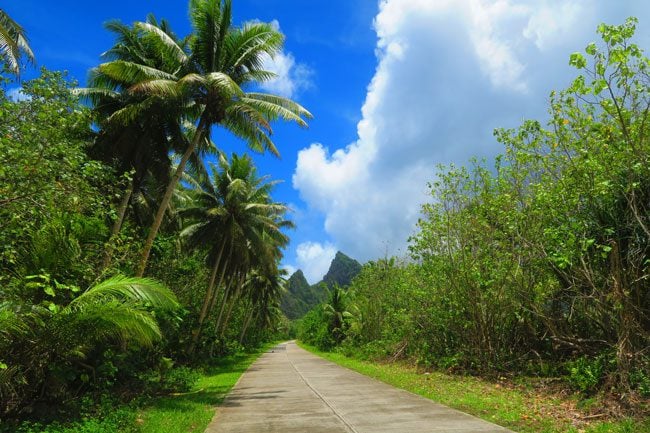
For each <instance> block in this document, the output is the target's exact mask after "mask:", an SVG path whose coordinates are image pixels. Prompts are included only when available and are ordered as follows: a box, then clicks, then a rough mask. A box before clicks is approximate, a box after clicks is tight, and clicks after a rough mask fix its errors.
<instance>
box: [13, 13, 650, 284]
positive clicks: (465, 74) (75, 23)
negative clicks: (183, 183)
mask: <svg viewBox="0 0 650 433" xmlns="http://www.w3.org/2000/svg"><path fill="white" fill-rule="evenodd" d="M233 4H234V14H235V20H234V21H235V23H236V24H239V23H241V22H243V21H247V20H251V19H258V20H261V21H267V22H276V23H277V25H278V26H279V28H280V29H281V31H282V32H283V33H284V34H285V35H286V44H285V49H284V52H283V53H282V54H281V55H280V56H278V58H276V59H275V60H274V61H272V62H269V67H270V68H272V69H273V70H275V71H276V72H277V73H278V79H277V80H276V81H275V82H273V83H269V87H268V90H269V91H271V92H275V93H281V94H284V95H287V96H291V97H292V98H294V99H295V100H297V101H298V102H300V103H301V104H303V105H304V106H305V107H307V108H308V109H309V110H310V111H311V112H312V113H313V114H314V116H315V118H314V120H312V121H311V122H310V127H309V129H307V130H302V129H300V128H298V127H296V126H295V125H283V124H277V125H276V126H275V134H274V141H275V143H276V145H277V146H278V148H279V149H280V151H281V153H282V158H281V159H275V158H273V157H272V156H270V155H264V156H257V157H256V158H255V159H256V163H257V165H258V167H259V170H260V173H262V174H270V175H271V176H272V177H273V178H274V179H282V180H284V183H282V184H281V185H280V186H278V188H277V190H276V193H275V194H274V198H275V199H276V200H278V201H282V202H285V203H288V204H289V205H290V206H291V207H292V208H293V209H294V213H293V215H292V217H293V219H294V220H295V222H296V223H297V225H298V227H297V229H296V230H294V231H292V232H291V233H290V235H291V238H292V242H291V245H290V246H289V248H288V249H287V250H286V254H285V265H286V266H287V267H288V268H289V269H296V268H302V269H303V270H304V271H305V274H306V276H307V278H308V279H309V280H310V281H311V282H315V281H317V280H318V279H320V277H321V276H322V274H323V273H324V272H325V271H327V266H328V264H329V261H330V260H331V258H332V257H333V255H334V253H335V252H336V250H342V251H344V252H345V253H347V254H349V255H351V256H353V257H355V258H357V259H359V260H361V261H365V260H369V259H373V258H377V257H381V256H384V255H386V254H403V253H404V252H405V247H406V245H407V243H406V240H407V238H408V236H409V234H411V233H413V231H414V224H415V222H416V221H417V217H418V215H419V206H420V205H421V204H422V203H423V202H425V201H426V200H428V198H427V195H426V183H427V182H428V181H431V180H433V179H434V178H435V171H436V165H437V164H439V163H444V164H447V163H456V164H464V163H466V162H467V160H468V159H469V158H470V157H471V156H479V157H486V158H490V157H492V156H494V155H495V154H496V153H498V152H499V151H500V149H499V146H498V145H497V144H496V143H495V142H494V139H493V138H492V130H493V129H494V128H496V127H516V126H517V125H519V124H520V123H521V122H522V121H523V120H524V119H526V118H537V119H544V118H545V113H546V106H547V100H548V94H549V92H550V91H551V90H552V89H561V88H564V87H566V85H567V84H568V83H569V81H570V80H571V78H572V77H573V76H574V71H572V69H571V68H569V66H568V56H569V54H570V53H571V52H574V51H581V50H583V49H584V47H585V46H586V45H587V43H588V42H590V41H595V40H596V39H597V38H596V34H595V29H596V26H597V24H598V23H600V22H607V23H621V22H622V21H623V20H624V19H625V17H628V16H631V15H633V16H637V17H638V18H639V19H640V23H639V26H638V29H637V38H636V41H637V43H638V44H639V45H640V46H641V47H642V48H647V47H648V46H649V45H650V8H648V7H647V3H646V2H645V0H620V1H616V2H614V1H610V0H518V1H516V0H382V1H379V2H378V1H377V0H354V1H350V0H329V1H321V0H312V1H305V0H234V1H233ZM2 7H3V8H5V10H6V11H7V12H8V13H9V14H10V15H11V16H12V17H13V18H14V19H15V20H16V21H18V22H19V23H20V24H21V25H22V26H23V27H24V28H25V29H26V31H27V34H28V37H29V40H30V43H31V46H32V49H33V50H34V53H35V55H36V58H37V65H38V66H45V67H47V68H50V69H57V70H67V71H69V73H70V75H71V76H72V77H74V78H76V79H77V80H78V81H79V82H80V84H81V85H83V84H84V82H85V77H86V73H87V71H88V69H89V68H91V67H93V66H96V65H97V64H98V63H100V57H99V56H100V54H101V53H102V52H103V51H105V50H106V49H108V48H109V47H110V46H111V45H112V42H113V39H112V35H111V34H110V33H108V32H107V31H105V30H104V29H103V27H102V24H103V23H104V22H106V21H107V20H110V19H119V20H121V21H123V22H125V23H131V22H133V21H138V20H143V19H144V18H145V17H146V15H147V13H149V12H153V13H154V14H155V15H156V16H157V17H158V18H166V19H167V20H169V21H170V22H171V24H172V27H173V28H174V29H175V31H176V32H177V33H178V34H180V35H185V34H187V33H188V32H189V23H188V19H187V3H186V2H185V1H183V0H176V1H166V0H157V1H154V0H131V1H124V0H113V1H110V2H79V1H69V0H68V1H65V0H64V1H57V2H52V1H46V0H21V1H20V2H9V3H8V4H6V5H3V6H2ZM35 73H36V72H35V70H34V69H28V70H27V71H25V73H24V78H26V79H28V78H29V77H30V76H33V75H34V74H35ZM10 87H11V86H10ZM213 139H214V141H215V142H216V143H217V144H218V145H219V146H221V147H222V148H223V149H224V150H227V151H237V152H242V151H244V150H245V146H244V145H243V144H242V143H239V142H237V141H236V140H234V139H233V138H232V137H229V136H228V135H227V134H226V133H224V132H223V131H217V132H216V133H215V135H214V137H213Z"/></svg>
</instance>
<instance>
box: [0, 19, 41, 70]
mask: <svg viewBox="0 0 650 433" xmlns="http://www.w3.org/2000/svg"><path fill="white" fill-rule="evenodd" d="M23 55H24V56H25V57H27V60H28V61H30V62H33V61H34V53H32V49H31V48H30V47H29V43H27V37H26V36H25V31H24V30H23V28H22V27H21V26H20V25H19V24H18V23H17V22H16V21H14V20H13V19H11V17H10V16H9V15H8V14H7V12H5V11H4V10H3V9H0V57H2V59H3V60H4V62H5V63H6V65H7V66H8V67H9V70H10V71H11V72H13V73H14V74H15V75H20V58H21V57H22V56H23Z"/></svg>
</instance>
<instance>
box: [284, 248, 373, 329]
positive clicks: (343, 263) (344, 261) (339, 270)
mask: <svg viewBox="0 0 650 433" xmlns="http://www.w3.org/2000/svg"><path fill="white" fill-rule="evenodd" d="M360 271H361V264H359V262H357V261H356V260H354V259H352V258H350V257H348V256H346V255H345V254H343V253H342V252H340V251H339V252H337V253H336V256H334V260H332V263H331V264H330V268H329V270H328V271H327V273H326V274H325V276H324V277H323V280H322V281H319V282H318V283H316V284H314V285H311V286H310V285H309V283H308V282H307V279H306V278H305V275H304V274H303V273H302V271H301V270H300V269H299V270H297V271H296V272H294V273H293V275H291V277H289V280H288V281H287V293H285V295H284V296H283V297H282V300H281V302H280V308H281V309H282V312H283V313H284V315H285V316H287V317H288V318H289V319H298V318H300V317H302V316H304V315H305V313H307V312H308V311H309V310H311V309H312V308H313V307H314V306H315V305H318V304H320V303H321V302H323V301H325V300H326V299H327V288H331V287H334V285H335V284H338V285H339V286H341V287H345V286H348V285H349V284H350V283H351V282H352V279H353V278H354V277H356V276H357V275H358V274H359V272H360Z"/></svg>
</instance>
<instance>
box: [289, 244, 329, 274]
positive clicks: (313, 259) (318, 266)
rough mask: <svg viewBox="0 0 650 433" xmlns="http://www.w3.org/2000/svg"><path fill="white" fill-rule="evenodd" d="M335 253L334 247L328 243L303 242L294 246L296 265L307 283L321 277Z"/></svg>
mask: <svg viewBox="0 0 650 433" xmlns="http://www.w3.org/2000/svg"><path fill="white" fill-rule="evenodd" d="M335 255H336V248H335V247H334V245H332V244H330V243H326V244H321V243H319V242H303V243H301V244H299V245H298V247H297V248H296V260H297V262H298V267H299V268H300V269H302V272H303V273H304V274H305V278H306V279H307V281H308V282H309V284H315V283H317V282H318V281H320V280H321V279H322V278H323V275H325V274H326V273H327V270H328V269H329V267H330V263H332V260H333V259H334V256H335Z"/></svg>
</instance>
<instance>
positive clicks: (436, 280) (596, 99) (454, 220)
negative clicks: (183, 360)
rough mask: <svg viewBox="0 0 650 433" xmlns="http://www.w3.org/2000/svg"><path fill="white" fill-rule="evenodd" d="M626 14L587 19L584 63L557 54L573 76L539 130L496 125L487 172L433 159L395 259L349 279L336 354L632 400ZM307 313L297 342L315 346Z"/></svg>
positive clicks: (641, 377) (644, 151)
mask: <svg viewBox="0 0 650 433" xmlns="http://www.w3.org/2000/svg"><path fill="white" fill-rule="evenodd" d="M635 24H636V20H634V19H629V20H628V21H627V22H626V23H625V24H623V25H620V26H608V25H601V26H600V27H599V28H598V32H599V33H600V34H601V36H602V39H603V46H602V47H598V46H597V45H596V44H590V45H589V46H587V48H586V50H585V51H586V55H587V57H589V58H590V59H591V61H587V59H586V58H585V56H584V55H582V54H580V53H575V54H572V55H571V57H570V63H571V64H572V65H573V66H575V67H576V68H577V69H578V70H579V71H580V74H581V75H579V76H578V77H577V78H576V79H575V80H574V81H573V83H572V84H571V86H570V87H569V88H568V89H566V90H564V91H562V92H559V93H555V92H554V93H553V94H552V95H551V106H550V110H549V115H550V120H549V124H548V128H546V129H545V128H543V127H542V125H541V124H540V123H539V122H537V121H526V122H524V124H523V125H522V126H521V127H520V128H518V129H513V130H497V131H496V132H495V135H496V137H497V139H498V140H499V141H500V142H501V143H502V144H503V145H504V148H505V152H504V153H503V154H502V155H500V156H498V157H497V158H496V160H495V164H494V166H492V167H488V166H487V165H486V164H485V163H483V162H478V161H474V162H473V163H472V164H471V165H470V166H469V167H453V166H452V167H446V168H445V167H442V168H441V170H440V171H439V173H438V176H437V179H436V181H435V182H432V183H431V184H430V193H431V202H430V203H428V204H425V205H424V206H423V208H422V213H423V215H422V218H421V220H420V221H419V223H418V230H417V232H416V233H415V234H414V235H413V237H412V238H411V241H410V248H409V251H410V257H409V258H408V259H407V260H406V261H405V262H403V263H399V262H396V261H395V260H394V259H390V260H379V261H377V262H371V263H369V264H366V265H365V266H364V268H363V270H362V272H361V274H360V275H359V276H358V277H357V278H356V279H355V280H354V282H353V284H352V287H351V289H350V291H351V299H352V300H353V303H354V305H356V308H357V309H358V314H356V319H355V320H354V321H353V323H354V326H350V327H349V328H348V329H347V330H346V336H345V337H346V338H345V340H344V341H345V342H344V346H346V350H352V348H358V350H361V351H362V352H365V353H377V354H381V353H386V354H388V356H390V357H393V358H395V357H400V356H407V357H409V358H411V359H415V360H417V361H418V362H420V363H421V364H423V365H426V366H437V367H440V368H445V369H450V368H451V369H457V368H460V369H463V370H465V371H474V372H482V373H487V374H494V373H495V372H499V371H527V372H530V373H535V374H561V373H562V372H563V371H564V373H565V374H566V375H567V377H568V380H569V381H570V382H571V383H572V384H573V385H574V386H575V388H576V389H579V390H581V391H584V392H594V391H596V390H598V389H599V388H601V387H603V386H607V389H610V390H611V389H618V390H619V391H621V392H622V393H623V395H626V396H627V395H630V393H629V391H630V390H635V391H636V392H639V393H642V394H647V384H648V379H647V378H648V375H647V371H648V370H647V366H648V362H649V359H648V353H647V348H648V347H649V346H650V278H649V275H650V273H649V272H650V269H649V264H650V230H649V229H648V227H650V206H649V203H650V122H647V118H648V115H649V114H650V87H649V86H650V76H649V74H648V65H649V60H648V58H646V57H645V56H643V54H642V52H641V50H640V49H639V48H638V47H637V46H636V45H634V44H633V43H632V42H631V41H630V38H631V37H632V36H633V34H634V28H635ZM319 314H320V313H318V312H312V313H311V314H310V315H308V316H307V317H306V320H305V325H303V327H304V328H305V329H307V330H309V332H308V333H306V334H303V335H304V337H303V338H304V339H305V341H312V342H319V341H327V337H326V336H325V335H322V331H323V326H324V325H323V323H325V322H326V318H324V317H322V316H321V315H319ZM332 337H333V336H331V337H330V338H332ZM314 344H315V343H314ZM321 345H322V344H321Z"/></svg>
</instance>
